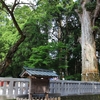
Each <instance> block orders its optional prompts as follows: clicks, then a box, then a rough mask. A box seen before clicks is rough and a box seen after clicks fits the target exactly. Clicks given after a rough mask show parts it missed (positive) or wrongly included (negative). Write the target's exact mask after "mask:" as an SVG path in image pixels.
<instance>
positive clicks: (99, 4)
mask: <svg viewBox="0 0 100 100" xmlns="http://www.w3.org/2000/svg"><path fill="white" fill-rule="evenodd" d="M99 14H100V0H97V3H96V8H95V11H94V16H93V26H94V24H95V20H96V18H97V17H98V16H99Z"/></svg>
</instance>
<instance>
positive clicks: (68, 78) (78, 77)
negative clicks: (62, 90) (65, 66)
mask: <svg viewBox="0 0 100 100" xmlns="http://www.w3.org/2000/svg"><path fill="white" fill-rule="evenodd" d="M65 79H66V80H78V81H79V80H81V75H80V73H77V74H74V75H69V76H66V77H65Z"/></svg>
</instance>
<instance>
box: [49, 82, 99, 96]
mask: <svg viewBox="0 0 100 100" xmlns="http://www.w3.org/2000/svg"><path fill="white" fill-rule="evenodd" d="M50 92H51V93H60V94H61V96H68V95H86V94H100V82H85V81H66V80H56V81H54V80H51V81H50Z"/></svg>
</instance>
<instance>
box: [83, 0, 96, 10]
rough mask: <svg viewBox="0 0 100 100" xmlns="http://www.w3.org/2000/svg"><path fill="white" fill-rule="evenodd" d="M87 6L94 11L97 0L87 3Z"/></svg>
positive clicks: (87, 8)
mask: <svg viewBox="0 0 100 100" xmlns="http://www.w3.org/2000/svg"><path fill="white" fill-rule="evenodd" d="M85 7H86V10H87V11H93V10H94V9H95V7H96V1H94V2H88V3H86V4H85Z"/></svg>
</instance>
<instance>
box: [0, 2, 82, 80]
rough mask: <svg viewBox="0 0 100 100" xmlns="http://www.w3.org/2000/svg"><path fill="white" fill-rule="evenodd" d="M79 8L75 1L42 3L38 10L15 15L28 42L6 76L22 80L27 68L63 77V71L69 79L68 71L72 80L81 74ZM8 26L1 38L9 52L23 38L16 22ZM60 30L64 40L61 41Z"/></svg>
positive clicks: (18, 11) (25, 8)
mask: <svg viewBox="0 0 100 100" xmlns="http://www.w3.org/2000/svg"><path fill="white" fill-rule="evenodd" d="M75 7H76V5H75V4H74V2H73V0H56V1H55V0H52V1H51V0H40V1H39V2H38V5H37V7H36V9H35V10H32V9H30V8H29V7H28V6H18V8H16V10H15V12H14V14H15V17H16V19H17V21H18V24H19V25H20V27H21V29H22V30H23V32H24V33H25V34H26V39H25V41H24V42H23V43H22V44H21V45H20V47H19V48H18V51H17V52H16V54H15V56H14V58H13V60H12V64H11V65H10V66H9V68H8V69H7V70H6V72H5V73H4V74H3V76H13V77H19V74H20V73H21V71H22V67H23V66H28V67H35V68H46V69H54V70H55V71H57V73H58V74H59V75H60V70H62V72H64V76H65V77H66V76H67V75H66V74H65V73H66V69H68V73H67V74H68V76H70V75H74V74H76V73H80V67H81V65H80V62H81V60H80V51H81V50H80V45H79V44H78V42H77V39H78V37H79V35H80V23H79V21H78V16H77V15H76V12H75V11H74V9H75ZM27 15H30V16H27ZM1 17H2V18H3V17H4V16H1ZM60 21H62V25H61V26H59V22H60ZM4 22H7V25H6V26H5V25H4V27H3V28H4V29H3V28H2V30H3V31H1V35H2V37H3V39H2V41H3V43H4V47H6V48H7V49H8V48H9V47H10V46H11V45H12V44H13V43H14V42H15V41H16V40H17V39H18V38H19V37H18V33H17V31H16V29H15V27H14V26H13V23H12V21H11V20H10V19H7V20H4ZM2 25H3V23H2ZM6 27H7V29H6ZM59 27H60V29H61V39H59V40H58V39H57V35H58V29H59ZM3 33H4V34H3ZM8 35H9V36H8ZM48 39H50V40H51V43H49V42H48ZM0 45H2V44H0ZM5 50H6V49H5ZM3 51H4V50H3ZM76 67H77V68H76ZM76 77H77V76H75V78H74V79H76ZM66 79H67V78H66Z"/></svg>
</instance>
